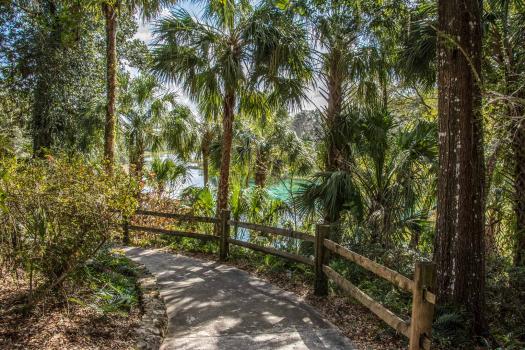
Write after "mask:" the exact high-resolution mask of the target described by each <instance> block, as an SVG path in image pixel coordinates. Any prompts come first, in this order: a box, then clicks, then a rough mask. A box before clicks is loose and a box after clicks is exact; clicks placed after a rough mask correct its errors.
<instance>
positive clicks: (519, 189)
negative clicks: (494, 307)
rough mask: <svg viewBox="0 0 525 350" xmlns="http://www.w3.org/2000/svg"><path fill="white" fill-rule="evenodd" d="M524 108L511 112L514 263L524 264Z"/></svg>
mask: <svg viewBox="0 0 525 350" xmlns="http://www.w3.org/2000/svg"><path fill="white" fill-rule="evenodd" d="M524 113H525V108H524V107H523V106H521V105H520V106H519V107H518V108H516V109H515V112H514V113H513V114H514V115H515V117H516V118H518V127H517V128H516V129H515V130H514V135H513V138H512V150H513V153H514V213H515V215H516V238H517V239H516V252H515V255H514V264H515V265H516V266H525V116H524Z"/></svg>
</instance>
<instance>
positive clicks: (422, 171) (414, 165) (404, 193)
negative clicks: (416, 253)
mask: <svg viewBox="0 0 525 350" xmlns="http://www.w3.org/2000/svg"><path fill="white" fill-rule="evenodd" d="M348 113H349V114H350V112H348ZM345 120H346V121H347V122H346V123H343V125H345V124H348V125H349V126H346V127H343V128H342V129H341V132H340V133H339V135H340V136H342V137H343V138H345V139H346V140H348V141H349V142H348V143H347V144H346V145H345V148H344V149H343V150H344V153H343V154H342V157H344V158H343V162H344V170H337V171H332V172H328V171H323V172H320V173H317V174H316V175H315V176H314V178H313V180H312V181H310V182H309V183H305V184H303V185H301V189H300V190H299V193H298V196H297V201H298V204H299V207H300V208H301V209H302V210H303V212H306V213H314V212H318V211H321V214H322V215H323V216H324V217H325V218H326V220H328V221H329V222H337V221H339V220H340V218H341V216H342V214H343V213H344V212H347V213H349V214H350V217H351V223H352V225H354V228H355V229H354V230H353V231H354V232H363V233H365V235H364V236H363V237H362V238H361V239H360V240H361V241H364V240H365V241H369V242H371V243H376V244H380V245H383V246H387V245H392V243H394V242H400V241H402V240H401V239H400V238H401V236H400V235H403V234H405V233H406V232H410V233H411V234H412V235H413V236H414V239H413V240H414V242H417V240H418V239H419V234H420V231H418V224H420V223H423V222H425V221H426V220H427V219H428V216H429V212H430V209H431V208H432V207H433V202H431V201H430V202H429V201H427V200H426V199H427V198H432V195H433V194H434V192H433V191H432V189H433V188H434V182H433V180H432V179H433V178H432V176H431V174H432V173H433V172H434V171H435V163H436V162H435V161H436V153H437V145H436V143H435V136H436V135H435V134H436V130H435V125H434V124H432V123H429V122H426V121H419V122H418V123H416V124H415V125H414V126H409V127H403V128H401V126H400V125H397V123H394V119H393V116H392V115H391V114H390V113H388V112H385V111H383V110H382V109H378V110H367V109H358V108H353V109H352V111H351V115H346V116H345ZM344 135H346V136H344ZM338 234H340V232H334V236H335V237H334V238H336V239H340V238H341V237H340V236H339V235H338Z"/></svg>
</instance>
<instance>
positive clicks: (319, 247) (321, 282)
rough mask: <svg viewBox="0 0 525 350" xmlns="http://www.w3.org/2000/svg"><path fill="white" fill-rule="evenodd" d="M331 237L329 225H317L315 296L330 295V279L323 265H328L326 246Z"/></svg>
mask: <svg viewBox="0 0 525 350" xmlns="http://www.w3.org/2000/svg"><path fill="white" fill-rule="evenodd" d="M329 236H330V226H329V225H319V224H317V225H315V265H314V269H315V285H314V294H315V295H317V296H325V295H328V278H327V277H326V275H325V273H324V272H323V265H324V264H326V263H327V259H328V252H327V250H326V248H325V246H324V240H325V238H328V237H329Z"/></svg>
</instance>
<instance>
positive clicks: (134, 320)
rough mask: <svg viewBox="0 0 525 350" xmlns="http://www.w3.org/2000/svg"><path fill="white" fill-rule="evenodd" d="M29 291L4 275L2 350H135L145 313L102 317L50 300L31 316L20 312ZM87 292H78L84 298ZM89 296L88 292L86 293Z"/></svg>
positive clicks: (0, 321)
mask: <svg viewBox="0 0 525 350" xmlns="http://www.w3.org/2000/svg"><path fill="white" fill-rule="evenodd" d="M24 292H25V287H24V286H22V285H20V284H17V283H16V281H15V280H13V279H12V278H10V277H6V276H5V275H4V276H2V275H0V349H6V350H7V349H9V350H11V349H24V350H33V349H34V350H37V349H38V350H48V349H49V350H50V349H68V350H69V349H82V350H88V349H113V350H121V349H133V348H134V346H135V343H136V336H135V332H134V329H135V328H136V327H137V326H138V324H139V321H140V316H141V312H140V309H139V308H138V307H136V308H134V309H132V310H131V312H130V313H129V314H124V313H123V314H102V313H99V312H97V311H95V310H94V309H93V308H91V307H89V306H84V305H79V304H77V303H73V302H67V301H66V302H64V301H63V300H64V299H66V300H67V298H62V301H58V300H56V299H51V298H48V299H46V300H45V301H44V302H42V303H41V304H39V306H38V307H35V308H34V309H33V310H32V311H31V312H30V313H26V314H24V313H21V312H19V311H16V305H17V300H19V299H20V297H21V295H23V294H24ZM83 293H84V291H82V290H77V291H75V293H74V294H75V297H76V298H79V297H80V298H82V295H83ZM85 293H87V291H85Z"/></svg>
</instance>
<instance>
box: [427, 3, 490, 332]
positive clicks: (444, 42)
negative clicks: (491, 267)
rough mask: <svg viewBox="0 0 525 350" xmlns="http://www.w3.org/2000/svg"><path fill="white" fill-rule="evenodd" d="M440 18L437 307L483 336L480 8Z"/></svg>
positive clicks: (445, 6)
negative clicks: (447, 307) (455, 308)
mask: <svg viewBox="0 0 525 350" xmlns="http://www.w3.org/2000/svg"><path fill="white" fill-rule="evenodd" d="M438 17H439V33H441V35H440V36H439V42H438V56H437V57H438V87H439V101H438V112H439V177H438V204H437V225H436V228H437V232H436V239H435V244H434V249H435V250H434V260H435V262H436V264H437V272H438V276H437V281H438V283H437V285H438V290H437V293H438V298H439V299H440V302H445V303H446V302H453V303H455V304H459V305H464V306H465V307H466V309H467V310H468V311H469V313H470V314H471V316H472V319H473V331H474V332H475V333H476V334H484V333H485V331H486V321H485V317H484V312H483V311H484V305H485V297H484V293H485V242H484V227H483V226H484V211H483V209H484V195H483V191H484V162H483V134H482V131H483V127H482V116H481V91H480V84H481V81H479V77H480V72H481V40H482V37H481V8H480V2H479V1H478V0H439V2H438ZM451 40H453V43H451ZM456 40H457V42H456Z"/></svg>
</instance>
